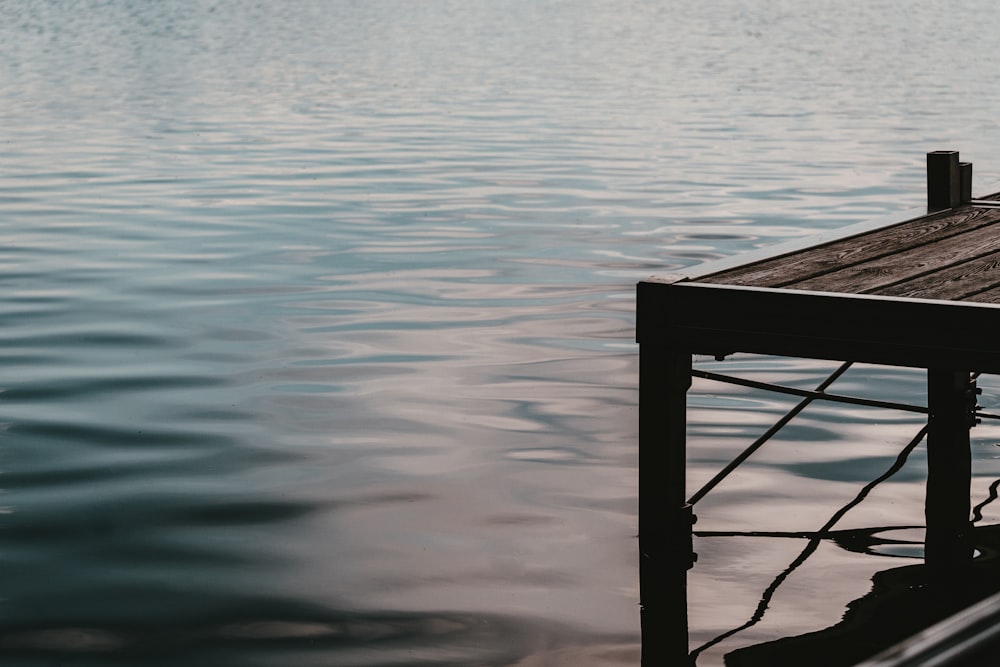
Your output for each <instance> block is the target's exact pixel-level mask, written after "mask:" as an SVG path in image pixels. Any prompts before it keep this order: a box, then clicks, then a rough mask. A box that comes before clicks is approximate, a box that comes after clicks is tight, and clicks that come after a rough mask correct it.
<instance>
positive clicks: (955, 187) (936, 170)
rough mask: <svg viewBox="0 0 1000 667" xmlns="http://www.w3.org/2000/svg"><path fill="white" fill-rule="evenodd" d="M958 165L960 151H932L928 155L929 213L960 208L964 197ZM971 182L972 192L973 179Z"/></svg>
mask: <svg viewBox="0 0 1000 667" xmlns="http://www.w3.org/2000/svg"><path fill="white" fill-rule="evenodd" d="M958 165H959V163H958V151H932V152H930V153H928V154H927V212H928V213H932V212H934V211H942V210H944V209H948V208H955V207H956V206H958V204H959V202H960V201H961V195H962V175H961V169H960V168H959V166H958ZM970 176H971V173H970ZM969 182H970V186H969V187H970V191H971V187H972V186H971V182H972V179H971V178H970V179H969ZM970 198H971V197H970Z"/></svg>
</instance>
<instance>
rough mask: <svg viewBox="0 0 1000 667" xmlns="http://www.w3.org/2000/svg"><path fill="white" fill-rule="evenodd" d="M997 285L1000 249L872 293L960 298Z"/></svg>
mask: <svg viewBox="0 0 1000 667" xmlns="http://www.w3.org/2000/svg"><path fill="white" fill-rule="evenodd" d="M994 287H1000V252H994V253H991V254H989V255H986V256H985V257H980V258H977V259H974V260H972V261H969V262H962V263H961V264H955V265H953V266H949V267H947V268H945V269H943V270H940V271H935V272H934V273H930V274H927V275H925V276H921V277H919V278H914V279H912V280H907V281H904V282H901V283H896V284H894V285H889V286H888V287H886V288H883V289H879V290H877V291H874V292H872V294H880V295H883V296H901V297H913V298H917V299H948V300H952V301H960V300H963V299H968V298H971V297H974V296H975V295H976V294H977V293H980V292H985V291H989V290H990V289H992V288H994ZM972 300H975V299H972Z"/></svg>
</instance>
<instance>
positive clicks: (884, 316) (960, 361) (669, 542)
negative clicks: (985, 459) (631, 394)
mask: <svg viewBox="0 0 1000 667" xmlns="http://www.w3.org/2000/svg"><path fill="white" fill-rule="evenodd" d="M927 169H928V171H927V208H926V210H923V209H922V210H920V211H914V212H912V214H911V215H908V216H903V218H902V219H901V220H900V221H896V222H891V223H890V222H887V221H882V222H878V223H875V224H863V225H857V226H853V227H849V228H846V229H844V230H841V231H840V232H839V233H834V234H826V235H823V236H821V237H820V238H817V239H814V240H812V241H811V242H808V243H796V244H792V245H786V246H782V247H779V248H776V249H773V250H771V251H764V252H762V253H755V254H752V255H749V256H743V257H737V258H736V259H734V260H728V261H725V262H720V263H714V264H711V265H706V266H704V267H696V268H695V269H693V270H692V271H691V272H689V273H686V274H684V275H671V276H662V277H654V278H650V279H649V280H646V281H643V282H641V283H639V285H638V290H637V317H636V320H637V333H636V338H637V341H638V342H639V345H640V398H639V403H640V405H639V439H640V442H639V545H640V559H641V562H640V577H641V604H642V632H643V660H642V664H643V665H650V666H651V665H683V664H688V663H689V662H690V659H689V658H688V638H687V601H686V576H687V575H686V572H687V570H688V569H689V568H690V567H691V566H692V565H693V563H694V560H695V556H694V555H693V553H692V548H691V545H692V537H691V533H692V528H691V526H692V523H693V520H694V518H693V513H692V508H691V505H690V504H689V499H688V497H687V495H686V494H687V489H686V487H685V459H686V451H685V438H686V415H685V413H686V392H687V390H688V387H689V386H690V383H691V377H692V365H691V360H692V356H694V355H710V356H713V357H716V358H718V359H722V358H724V357H726V356H728V355H730V354H733V353H737V352H745V353H758V354H767V355H779V356H791V357H806V358H815V359H830V360H839V361H856V362H867V363H874V364H884V365H892V366H907V367H916V368H922V369H926V370H927V378H928V379H927V381H928V404H927V406H926V409H925V410H923V411H925V412H927V413H928V428H927V448H928V480H927V492H926V507H925V513H926V525H927V533H926V538H925V539H926V541H925V562H926V565H927V567H928V568H929V569H930V570H932V571H934V572H939V573H941V576H942V577H943V578H945V579H947V577H949V576H951V574H950V573H954V572H956V571H961V569H962V568H963V567H965V566H966V565H967V564H968V563H971V561H972V557H973V548H972V543H971V537H970V536H971V531H972V527H971V523H970V519H969V515H970V499H969V495H970V494H969V484H970V479H971V462H970V461H971V456H970V449H969V428H970V426H971V425H972V424H973V422H974V411H975V409H976V405H975V403H976V401H975V394H976V391H977V390H976V387H975V380H974V375H973V374H974V373H980V372H982V373H1000V336H998V335H996V333H995V332H998V331H1000V193H998V194H995V195H989V196H985V197H983V198H981V199H974V198H973V197H972V195H971V182H972V165H971V164H968V163H962V162H960V161H959V155H958V153H957V152H953V151H936V152H933V153H929V154H928V155H927ZM816 394H817V395H821V394H822V390H819V391H818V392H816ZM737 464H738V462H737Z"/></svg>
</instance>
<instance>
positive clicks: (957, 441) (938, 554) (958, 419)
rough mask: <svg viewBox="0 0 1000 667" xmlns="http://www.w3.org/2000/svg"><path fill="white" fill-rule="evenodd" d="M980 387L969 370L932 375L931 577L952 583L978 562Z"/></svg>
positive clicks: (927, 507)
mask: <svg viewBox="0 0 1000 667" xmlns="http://www.w3.org/2000/svg"><path fill="white" fill-rule="evenodd" d="M974 405H975V385H974V383H972V382H971V381H970V375H969V373H968V372H967V371H954V370H942V369H934V368H932V369H929V370H928V371H927V407H928V409H929V410H930V414H929V415H928V421H927V427H928V428H927V492H926V496H925V501H924V516H925V518H926V523H927V534H926V537H925V538H924V559H925V562H926V564H927V568H928V570H929V571H930V573H931V576H932V577H934V578H936V579H938V580H940V579H942V578H944V579H945V580H949V579H952V578H954V577H955V576H961V574H962V571H963V570H964V569H966V568H968V566H969V565H970V564H971V563H972V555H973V547H972V524H971V523H970V521H969V519H970V517H969V514H970V511H971V506H970V500H969V497H970V486H971V482H972V454H971V450H970V446H969V428H970V426H971V425H972V421H971V420H972V407H973V406H974Z"/></svg>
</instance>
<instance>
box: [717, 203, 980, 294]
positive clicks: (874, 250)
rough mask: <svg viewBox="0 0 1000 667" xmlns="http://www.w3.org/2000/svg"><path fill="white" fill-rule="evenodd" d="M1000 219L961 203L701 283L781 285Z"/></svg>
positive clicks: (735, 270)
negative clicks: (953, 209)
mask: <svg viewBox="0 0 1000 667" xmlns="http://www.w3.org/2000/svg"><path fill="white" fill-rule="evenodd" d="M997 221H1000V209H990V208H972V207H970V208H963V209H961V210H959V211H945V212H942V213H935V214H932V215H928V216H924V217H921V218H917V219H915V220H909V221H906V222H902V223H900V224H897V225H892V226H890V227H886V228H885V229H882V230H879V231H877V232H874V233H867V234H861V235H858V236H854V237H850V238H846V239H840V240H836V241H832V242H830V243H824V244H822V245H817V246H814V247H812V248H808V249H806V250H803V251H800V252H796V253H792V254H790V255H783V256H778V257H773V258H768V259H765V260H761V261H759V262H755V263H753V264H746V265H743V266H739V267H735V268H733V269H729V270H727V271H721V272H719V273H716V274H711V275H708V276H704V277H699V278H698V282H706V283H712V284H718V285H752V286H756V287H783V286H786V285H791V284H793V283H796V282H799V281H802V280H808V279H810V278H814V277H817V276H820V275H822V274H825V273H829V272H831V271H835V270H838V269H842V268H844V267H847V266H852V265H854V264H859V263H862V262H867V261H871V260H874V259H878V258H880V257H886V256H889V255H892V254H894V253H896V252H898V251H901V250H907V249H909V248H914V247H917V246H920V245H923V244H926V243H931V242H934V241H938V240H941V239H946V238H950V237H952V236H955V235H957V234H961V233H964V232H967V231H970V230H974V229H977V228H979V227H983V226H986V225H990V224H993V223H995V222H997Z"/></svg>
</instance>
